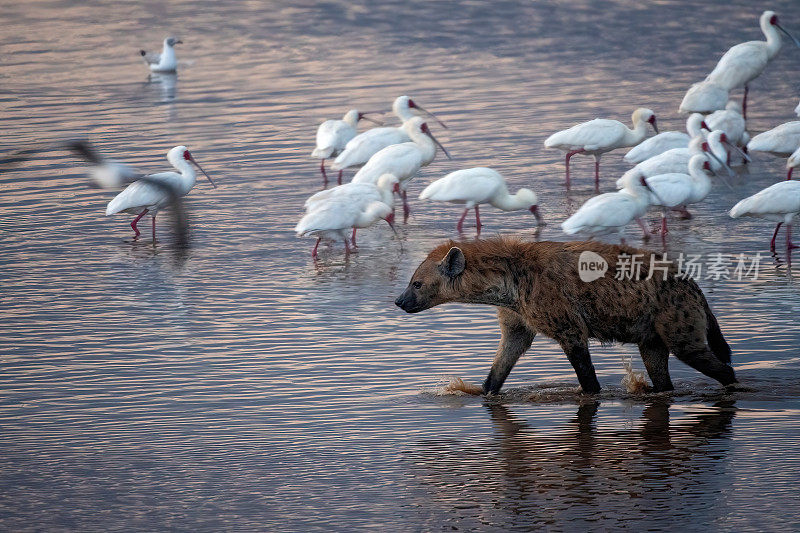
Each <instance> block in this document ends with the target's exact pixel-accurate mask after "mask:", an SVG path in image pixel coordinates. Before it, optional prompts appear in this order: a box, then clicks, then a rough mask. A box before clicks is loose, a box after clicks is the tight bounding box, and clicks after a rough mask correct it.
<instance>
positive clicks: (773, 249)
mask: <svg viewBox="0 0 800 533" xmlns="http://www.w3.org/2000/svg"><path fill="white" fill-rule="evenodd" d="M781 224H783V222H778V225H777V226H775V233H773V234H772V240H771V241H769V250H770V252H774V251H775V238H776V237H777V236H778V230H779V229H781Z"/></svg>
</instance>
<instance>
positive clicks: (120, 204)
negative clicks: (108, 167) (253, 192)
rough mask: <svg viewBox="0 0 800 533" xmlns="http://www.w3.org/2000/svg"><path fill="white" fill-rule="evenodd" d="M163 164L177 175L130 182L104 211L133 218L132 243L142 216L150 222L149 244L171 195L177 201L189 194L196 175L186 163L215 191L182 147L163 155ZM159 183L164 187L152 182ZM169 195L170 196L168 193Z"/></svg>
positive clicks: (159, 175) (162, 173) (150, 176)
mask: <svg viewBox="0 0 800 533" xmlns="http://www.w3.org/2000/svg"><path fill="white" fill-rule="evenodd" d="M167 161H169V162H170V164H172V166H173V167H175V169H177V170H178V172H159V173H157V174H149V175H147V176H145V178H146V179H141V180H137V181H134V182H133V183H131V184H130V185H128V186H127V187H125V189H124V190H123V191H122V192H120V193H119V194H118V195H116V196H115V197H114V198H113V199H112V200H111V201H110V202H109V203H108V206H107V207H106V216H108V215H113V214H115V213H120V212H123V211H124V212H126V213H134V214H136V215H137V216H136V218H135V219H133V222H131V228H132V229H133V231H134V234H135V235H134V237H133V240H136V239H138V238H139V235H140V233H139V229H138V228H137V227H136V224H137V223H138V222H139V220H141V218H142V217H143V216H145V215H146V214H147V213H150V216H151V217H152V218H153V241H155V238H156V214H157V213H158V210H159V209H161V208H163V207H164V206H166V205H168V204H169V203H170V202H171V198H170V197H171V194H174V195H176V196H178V197H180V196H186V195H187V194H189V191H190V190H192V187H194V184H195V181H196V179H197V175H196V173H195V171H194V168H193V167H192V165H190V164H189V163H193V164H194V165H195V166H196V167H197V168H198V169H200V172H202V173H203V174H204V175H205V177H206V178H208V181H209V182H210V183H211V185H212V187H216V185H214V182H213V181H212V180H211V177H210V176H209V175H208V174H206V171H205V170H203V169H202V168H201V167H200V165H199V164H198V163H197V161H195V160H194V157H193V156H192V154H191V153H190V152H189V149H188V148H186V147H185V146H176V147H175V148H173V149H172V150H170V151H169V152H167ZM154 181H156V182H159V183H163V184H164V186H159V185H158V184H154V183H152V182H154ZM170 191H172V192H170Z"/></svg>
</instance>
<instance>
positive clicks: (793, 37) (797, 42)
mask: <svg viewBox="0 0 800 533" xmlns="http://www.w3.org/2000/svg"><path fill="white" fill-rule="evenodd" d="M775 26H777V28H778V29H779V30H781V31H782V32H783V33H785V34H786V36H787V37H788V38H789V39H791V40H792V41H793V42H794V44H795V46H797V47H798V48H800V41H798V40H797V39H796V38H795V36H794V35H792V34H791V33H789V32H788V31H786V30H785V29H784V28H783V26H781V25H780V24H775Z"/></svg>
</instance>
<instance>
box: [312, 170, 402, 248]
mask: <svg viewBox="0 0 800 533" xmlns="http://www.w3.org/2000/svg"><path fill="white" fill-rule="evenodd" d="M399 192H400V181H399V180H398V179H397V176H395V175H393V174H383V175H382V176H381V177H380V178H378V182H377V183H374V184H373V183H345V184H344V185H339V186H337V187H333V188H331V189H327V190H324V191H319V192H318V193H316V194H313V195H312V196H310V197H309V198H308V199H307V200H306V203H305V205H304V207H305V208H306V212H311V211H314V210H315V209H319V208H320V207H321V206H324V205H326V204H327V202H329V201H331V200H334V199H335V200H337V201H338V200H342V199H346V201H347V202H349V203H354V204H358V205H362V206H365V205H366V204H368V203H370V202H375V201H378V202H383V203H384V204H386V205H388V206H389V207H391V208H392V213H391V214H390V215H389V216H388V217H387V218H386V221H387V222H389V223H394V194H395V193H399ZM351 241H352V244H353V246H356V228H355V227H354V228H353V235H352V238H351Z"/></svg>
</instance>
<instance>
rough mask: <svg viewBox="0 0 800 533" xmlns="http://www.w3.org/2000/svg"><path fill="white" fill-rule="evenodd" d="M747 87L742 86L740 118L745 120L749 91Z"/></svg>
mask: <svg viewBox="0 0 800 533" xmlns="http://www.w3.org/2000/svg"><path fill="white" fill-rule="evenodd" d="M749 90H750V89H749V87H747V85H745V86H744V96H743V97H742V118H743V119H745V120H747V91H749Z"/></svg>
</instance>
